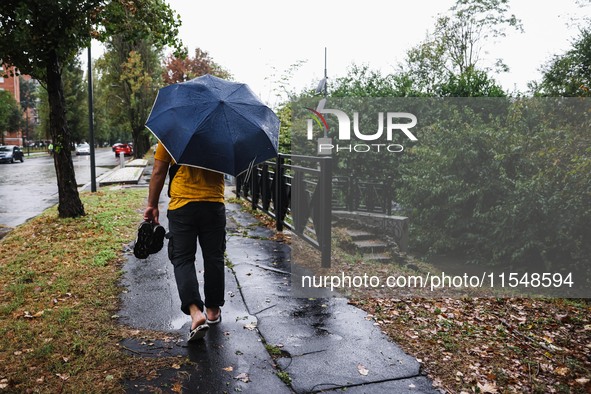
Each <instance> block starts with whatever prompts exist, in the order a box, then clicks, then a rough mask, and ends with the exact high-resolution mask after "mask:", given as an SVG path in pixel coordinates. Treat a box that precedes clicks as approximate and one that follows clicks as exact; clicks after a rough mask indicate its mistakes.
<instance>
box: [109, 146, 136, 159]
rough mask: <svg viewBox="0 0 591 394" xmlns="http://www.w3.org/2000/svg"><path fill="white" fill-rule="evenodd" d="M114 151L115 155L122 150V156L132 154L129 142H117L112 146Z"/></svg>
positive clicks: (117, 155)
mask: <svg viewBox="0 0 591 394" xmlns="http://www.w3.org/2000/svg"><path fill="white" fill-rule="evenodd" d="M113 150H114V151H115V157H119V153H121V152H123V155H124V156H131V155H132V154H133V149H132V148H131V145H129V144H119V145H117V146H115V147H114V148H113Z"/></svg>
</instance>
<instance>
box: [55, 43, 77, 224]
mask: <svg viewBox="0 0 591 394" xmlns="http://www.w3.org/2000/svg"><path fill="white" fill-rule="evenodd" d="M49 56H50V61H49V62H48V66H47V81H46V82H47V95H48V99H49V108H50V109H49V132H50V134H51V139H52V140H53V141H52V142H53V164H54V166H55V174H56V177H57V188H58V193H59V202H58V213H59V217H60V218H75V217H79V216H83V215H84V206H83V205H82V201H81V200H80V196H79V194H78V188H77V183H76V174H75V173H74V165H73V163H72V152H71V146H72V143H71V137H70V130H69V129H68V124H67V121H66V101H65V99H64V86H63V83H62V74H61V66H60V63H59V58H58V56H57V53H56V52H55V51H52V52H51V53H50V55H49Z"/></svg>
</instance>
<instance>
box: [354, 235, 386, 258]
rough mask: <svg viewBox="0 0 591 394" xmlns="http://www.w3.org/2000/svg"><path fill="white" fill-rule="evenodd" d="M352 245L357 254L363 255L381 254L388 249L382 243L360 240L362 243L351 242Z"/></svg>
mask: <svg viewBox="0 0 591 394" xmlns="http://www.w3.org/2000/svg"><path fill="white" fill-rule="evenodd" d="M353 245H354V246H355V248H357V250H359V252H361V253H362V254H363V255H366V254H371V253H381V252H385V251H386V250H387V249H388V245H387V244H386V243H384V242H382V241H377V240H371V239H367V240H362V241H353Z"/></svg>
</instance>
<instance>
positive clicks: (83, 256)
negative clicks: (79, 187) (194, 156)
mask: <svg viewBox="0 0 591 394" xmlns="http://www.w3.org/2000/svg"><path fill="white" fill-rule="evenodd" d="M146 196H147V190H146V189H133V188H129V189H125V190H121V189H118V190H109V191H102V190H101V191H99V192H97V193H82V194H81V198H82V201H83V203H84V207H85V211H86V213H87V214H86V216H83V217H80V218H76V219H59V218H58V215H57V209H56V208H55V207H53V208H51V209H48V210H47V211H46V212H44V213H43V214H41V215H39V216H38V217H36V218H34V219H32V220H30V221H28V222H27V223H25V224H23V225H21V226H19V227H17V228H16V229H14V230H13V231H12V232H11V233H9V234H8V235H7V236H6V237H5V238H4V239H3V240H2V241H1V242H0V256H2V258H1V259H0V334H1V335H0V360H2V372H0V378H1V379H2V380H3V384H7V387H6V388H5V390H7V391H8V392H36V393H37V392H39V393H52V392H56V391H57V390H59V391H61V392H85V393H103V392H121V391H122V386H121V382H122V379H123V378H125V377H126V376H137V375H138V371H148V372H149V371H151V370H154V369H157V367H158V366H161V365H163V364H169V363H170V360H167V359H166V358H163V359H152V360H149V359H139V360H138V359H133V360H132V359H131V358H132V357H131V356H127V355H124V354H123V353H122V352H121V351H120V349H119V346H118V342H119V341H120V340H122V339H123V338H126V337H132V336H140V337H141V336H142V335H146V334H145V333H141V332H139V333H138V332H137V331H136V332H133V333H132V332H131V330H130V329H128V328H125V327H123V326H120V325H118V324H117V320H116V319H112V318H111V316H112V315H114V314H116V313H117V311H118V308H119V304H118V302H119V294H120V292H121V288H120V285H119V280H120V277H121V273H122V270H121V267H122V262H123V259H122V255H123V249H124V247H125V246H126V245H128V244H129V243H130V242H131V241H132V240H133V239H134V238H135V231H136V228H137V223H139V222H140V221H141V220H142V216H141V212H142V209H143V207H144V205H145V198H146ZM148 372H146V373H148ZM139 373H140V374H141V372H139ZM58 374H59V375H60V376H58ZM106 376H109V377H110V378H109V379H107V378H106Z"/></svg>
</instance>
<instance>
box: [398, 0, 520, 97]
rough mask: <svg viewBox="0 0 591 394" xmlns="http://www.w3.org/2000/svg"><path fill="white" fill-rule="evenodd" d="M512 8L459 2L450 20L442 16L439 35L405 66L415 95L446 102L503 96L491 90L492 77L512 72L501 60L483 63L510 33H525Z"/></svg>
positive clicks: (485, 0) (493, 2)
mask: <svg viewBox="0 0 591 394" xmlns="http://www.w3.org/2000/svg"><path fill="white" fill-rule="evenodd" d="M508 3H509V0H457V1H456V3H455V5H454V6H453V7H451V8H450V10H449V12H448V13H447V14H445V15H440V16H439V17H438V18H437V22H436V24H435V28H434V31H433V32H432V33H430V34H428V35H427V38H426V39H425V40H424V41H423V42H421V43H420V44H419V45H418V46H417V47H415V48H412V49H411V50H410V51H409V52H408V53H407V58H406V61H405V64H404V65H403V66H402V71H403V74H405V75H406V78H408V79H409V80H411V81H413V85H414V87H413V89H412V90H415V91H418V92H423V93H425V94H428V95H446V96H461V95H468V96H484V95H487V94H488V93H490V92H492V93H494V94H498V93H499V90H500V88H499V87H498V86H491V84H492V85H496V84H495V83H494V81H493V80H492V78H491V77H490V75H489V74H490V73H491V72H492V73H495V72H501V71H507V70H508V67H507V65H505V64H504V63H503V61H502V60H501V59H494V60H491V59H484V58H483V56H482V53H483V52H484V48H485V47H486V45H487V44H490V43H491V42H493V41H494V40H497V39H500V38H502V37H505V35H506V30H507V29H509V28H512V29H516V30H518V31H521V30H522V27H521V22H520V21H519V19H517V18H516V17H515V15H513V14H510V13H509V6H508ZM486 61H488V63H486ZM441 87H443V88H444V91H441ZM453 87H457V88H458V91H457V92H456V91H452V90H451V88H453ZM479 88H483V89H484V90H483V91H480V90H478V89H479Z"/></svg>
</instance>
